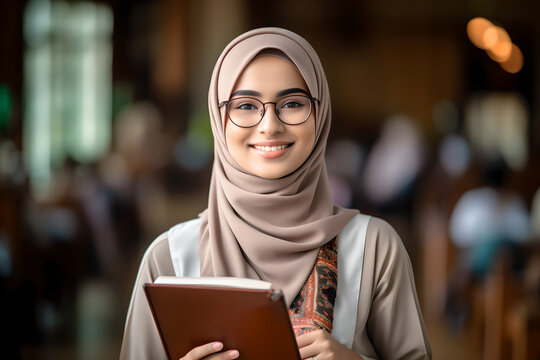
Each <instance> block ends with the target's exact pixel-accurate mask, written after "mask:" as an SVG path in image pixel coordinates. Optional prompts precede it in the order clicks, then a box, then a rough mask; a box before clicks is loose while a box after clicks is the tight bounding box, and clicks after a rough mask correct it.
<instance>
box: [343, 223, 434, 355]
mask: <svg viewBox="0 0 540 360" xmlns="http://www.w3.org/2000/svg"><path fill="white" fill-rule="evenodd" d="M358 304H359V309H358V316H357V327H356V332H355V342H354V343H353V350H355V351H356V352H358V353H359V354H362V355H364V357H365V358H366V359H368V358H373V359H404V360H412V359H431V345H430V343H429V339H428V335H427V330H426V327H425V325H424V320H423V317H422V313H421V310H420V306H419V303H418V297H417V294H416V287H415V283H414V275H413V271H412V266H411V262H410V260H409V256H408V254H407V251H406V249H405V247H404V246H403V243H402V241H401V239H400V238H399V236H398V235H397V233H396V232H395V230H394V229H393V228H392V227H391V226H390V225H389V224H388V223H386V222H385V221H383V220H380V219H377V218H372V219H371V220H370V223H369V225H368V228H367V234H366V245H365V253H364V265H363V273H362V283H361V286H360V299H359V302H358Z"/></svg>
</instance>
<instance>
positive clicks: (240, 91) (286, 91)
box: [231, 88, 310, 98]
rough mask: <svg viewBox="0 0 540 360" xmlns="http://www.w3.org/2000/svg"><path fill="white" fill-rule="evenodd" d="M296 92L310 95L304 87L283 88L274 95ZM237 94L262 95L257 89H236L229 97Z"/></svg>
mask: <svg viewBox="0 0 540 360" xmlns="http://www.w3.org/2000/svg"><path fill="white" fill-rule="evenodd" d="M296 93H303V94H306V95H307V96H310V94H309V93H308V92H307V91H306V90H304V89H300V88H290V89H285V90H281V91H278V92H277V93H276V96H275V97H276V98H279V97H282V96H285V95H289V94H296ZM239 95H244V96H257V97H262V94H261V93H260V92H258V91H254V90H238V91H235V92H234V93H232V94H231V98H233V97H235V96H239Z"/></svg>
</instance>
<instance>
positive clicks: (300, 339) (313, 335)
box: [296, 330, 322, 348]
mask: <svg viewBox="0 0 540 360" xmlns="http://www.w3.org/2000/svg"><path fill="white" fill-rule="evenodd" d="M321 332H322V330H314V331H310V332H307V333H305V334H302V335H300V336H297V337H296V343H297V345H298V347H299V348H302V347H304V346H307V345H309V344H312V343H313V342H315V340H317V339H318V338H319V337H320V336H321Z"/></svg>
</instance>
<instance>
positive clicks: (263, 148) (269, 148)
mask: <svg viewBox="0 0 540 360" xmlns="http://www.w3.org/2000/svg"><path fill="white" fill-rule="evenodd" d="M251 146H252V147H254V148H255V149H257V150H261V151H277V150H283V149H286V148H288V147H289V146H291V144H286V145H277V146H263V145H251Z"/></svg>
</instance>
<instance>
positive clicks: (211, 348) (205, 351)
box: [180, 341, 223, 360]
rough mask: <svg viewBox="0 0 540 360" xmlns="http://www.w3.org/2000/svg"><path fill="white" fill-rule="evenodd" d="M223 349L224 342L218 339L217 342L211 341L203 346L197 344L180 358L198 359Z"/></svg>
mask: <svg viewBox="0 0 540 360" xmlns="http://www.w3.org/2000/svg"><path fill="white" fill-rule="evenodd" d="M221 349H223V343H221V342H219V341H217V342H211V343H208V344H204V345H201V346H197V347H196V348H193V349H191V351H189V352H188V353H187V354H186V355H185V356H184V357H183V358H182V359H180V360H197V359H202V358H203V357H205V356H208V355H210V354H213V353H215V352H217V351H220V350H221Z"/></svg>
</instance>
